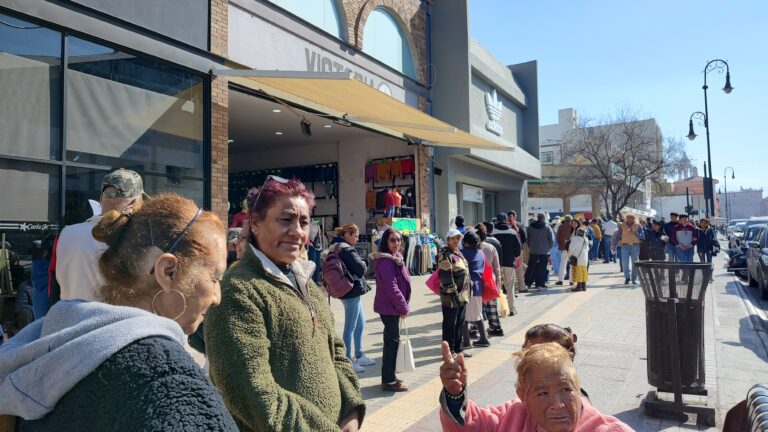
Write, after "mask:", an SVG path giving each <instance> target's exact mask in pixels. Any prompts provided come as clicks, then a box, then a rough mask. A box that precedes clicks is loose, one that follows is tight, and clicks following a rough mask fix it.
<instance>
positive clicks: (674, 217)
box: [664, 212, 680, 262]
mask: <svg viewBox="0 0 768 432" xmlns="http://www.w3.org/2000/svg"><path fill="white" fill-rule="evenodd" d="M679 216H680V215H678V214H677V213H676V212H672V213H670V214H669V222H667V223H665V224H664V235H666V236H667V237H669V238H670V239H672V238H673V237H674V236H675V233H674V231H675V227H676V226H677V224H678V223H679V222H678V217H679ZM667 259H668V260H669V261H670V262H675V261H677V248H676V247H675V244H674V243H672V241H671V240H670V241H669V242H668V243H667Z"/></svg>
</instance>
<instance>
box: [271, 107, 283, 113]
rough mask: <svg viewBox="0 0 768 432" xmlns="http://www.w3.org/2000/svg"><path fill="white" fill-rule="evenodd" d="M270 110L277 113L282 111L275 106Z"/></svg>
mask: <svg viewBox="0 0 768 432" xmlns="http://www.w3.org/2000/svg"><path fill="white" fill-rule="evenodd" d="M272 112H273V113H279V112H283V111H282V110H279V109H277V108H275V109H273V110H272Z"/></svg>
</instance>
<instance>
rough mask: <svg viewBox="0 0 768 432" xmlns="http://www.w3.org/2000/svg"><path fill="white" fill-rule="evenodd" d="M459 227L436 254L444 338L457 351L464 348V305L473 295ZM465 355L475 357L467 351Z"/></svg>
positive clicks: (451, 232) (452, 349) (448, 235)
mask: <svg viewBox="0 0 768 432" xmlns="http://www.w3.org/2000/svg"><path fill="white" fill-rule="evenodd" d="M462 237H463V236H462V235H461V233H460V232H459V230H457V229H450V230H448V233H447V234H446V236H445V243H446V246H445V247H444V248H443V249H442V250H441V251H440V252H439V253H438V255H437V279H438V280H439V281H440V304H441V308H442V312H443V325H442V329H443V334H442V338H443V341H445V342H447V343H448V346H449V347H450V350H451V352H452V353H453V354H454V355H455V354H459V353H462V352H463V351H464V318H465V308H466V306H467V302H468V301H469V296H470V289H471V288H470V278H469V265H468V264H467V260H466V259H464V255H462V254H461V238H462ZM464 356H465V357H472V355H471V354H470V353H465V354H464Z"/></svg>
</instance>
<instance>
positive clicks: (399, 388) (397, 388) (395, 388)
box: [381, 381, 408, 392]
mask: <svg viewBox="0 0 768 432" xmlns="http://www.w3.org/2000/svg"><path fill="white" fill-rule="evenodd" d="M381 389H382V390H384V391H391V392H405V391H408V386H407V385H405V384H404V383H403V382H402V381H395V382H394V383H392V384H389V383H381Z"/></svg>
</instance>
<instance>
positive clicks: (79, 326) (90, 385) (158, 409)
mask: <svg viewBox="0 0 768 432" xmlns="http://www.w3.org/2000/svg"><path fill="white" fill-rule="evenodd" d="M184 339H185V337H184V333H183V332H182V330H181V327H179V325H178V324H177V323H176V322H174V321H171V320H169V319H167V318H162V317H159V316H157V315H154V314H152V313H150V312H147V311H144V310H142V309H138V308H133V307H125V306H112V305H108V304H105V303H99V302H84V301H80V300H64V301H60V302H58V303H57V304H56V305H54V306H53V307H52V308H51V309H50V311H49V312H48V314H47V315H46V317H45V318H43V319H39V320H37V321H35V322H34V323H32V324H30V325H28V326H27V327H25V328H24V329H23V330H22V331H21V332H19V333H18V334H17V335H16V336H14V338H13V339H11V340H9V341H8V342H6V343H5V344H3V345H2V347H0V400H2V401H3V402H2V404H0V414H10V415H15V416H18V417H21V418H22V419H26V420H19V421H18V429H17V430H18V431H138V430H169V431H186V430H211V431H233V430H236V428H237V426H236V425H235V422H234V420H233V419H232V416H231V415H230V414H229V412H228V411H227V409H226V407H225V406H224V402H223V401H222V400H221V396H219V394H218V392H217V391H216V389H215V388H214V387H213V385H211V382H210V381H209V380H208V378H207V377H206V376H205V373H204V372H203V371H202V370H201V369H200V367H199V366H198V365H197V364H196V363H195V362H194V361H193V360H192V358H191V357H190V356H189V354H187V353H186V351H185V350H184V346H183V344H184Z"/></svg>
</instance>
